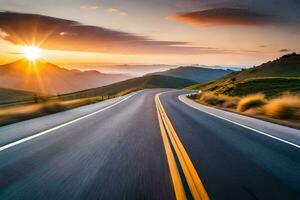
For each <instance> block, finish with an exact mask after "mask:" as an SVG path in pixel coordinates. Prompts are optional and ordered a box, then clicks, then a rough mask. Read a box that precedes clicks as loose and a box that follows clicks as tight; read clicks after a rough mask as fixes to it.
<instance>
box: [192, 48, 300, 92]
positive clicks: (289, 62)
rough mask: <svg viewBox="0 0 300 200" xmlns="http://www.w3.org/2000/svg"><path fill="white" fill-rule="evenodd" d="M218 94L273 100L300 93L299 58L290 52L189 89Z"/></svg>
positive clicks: (299, 56)
mask: <svg viewBox="0 0 300 200" xmlns="http://www.w3.org/2000/svg"><path fill="white" fill-rule="evenodd" d="M188 89H194V90H199V89H201V90H209V91H213V92H215V93H218V94H228V95H233V96H244V95H247V94H251V93H257V92H263V93H265V94H266V95H267V96H270V97H273V96H278V95H280V94H282V93H283V92H285V91H289V92H292V93H296V94H299V93H300V55H299V54H296V53H293V54H288V55H285V56H282V57H281V58H279V59H276V60H274V61H269V62H267V63H264V64H262V65H260V66H257V67H253V68H250V69H245V70H243V71H241V72H234V73H231V74H229V75H227V76H225V77H223V78H220V79H218V80H216V81H211V82H208V83H203V84H196V85H193V86H190V87H188Z"/></svg>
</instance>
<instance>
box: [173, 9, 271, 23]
mask: <svg viewBox="0 0 300 200" xmlns="http://www.w3.org/2000/svg"><path fill="white" fill-rule="evenodd" d="M168 19H172V20H176V21H180V22H184V23H188V24H192V25H199V26H264V25H268V24H272V23H273V22H274V20H275V19H274V17H272V16H270V15H267V14H262V13H258V12H254V11H250V10H248V9H241V8H212V9H207V10H201V11H194V12H185V13H180V14H178V15H175V16H170V17H168Z"/></svg>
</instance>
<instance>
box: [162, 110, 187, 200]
mask: <svg viewBox="0 0 300 200" xmlns="http://www.w3.org/2000/svg"><path fill="white" fill-rule="evenodd" d="M156 110H157V116H158V122H159V127H160V131H161V136H162V139H163V143H164V147H165V152H166V155H167V161H168V165H169V170H170V174H171V179H172V183H173V188H174V191H175V196H176V199H177V200H186V199H187V198H186V194H185V191H184V187H183V184H182V181H181V178H180V174H179V171H178V168H177V165H176V162H175V158H174V155H173V152H172V149H171V146H170V143H169V140H168V136H167V133H166V130H165V127H164V124H163V122H162V119H161V113H160V111H159V109H158V107H157V106H156Z"/></svg>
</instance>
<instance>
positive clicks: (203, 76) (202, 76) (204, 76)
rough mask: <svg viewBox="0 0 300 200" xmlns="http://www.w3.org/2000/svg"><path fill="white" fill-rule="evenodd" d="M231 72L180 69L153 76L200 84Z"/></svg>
mask: <svg viewBox="0 0 300 200" xmlns="http://www.w3.org/2000/svg"><path fill="white" fill-rule="evenodd" d="M231 72H232V71H231V70H225V69H209V68H203V67H178V68H175V69H170V70H167V71H163V72H157V73H152V74H151V75H164V76H172V77H177V78H184V79H189V80H192V81H195V82H198V83H204V82H207V81H211V80H215V79H218V78H221V77H223V76H225V75H227V74H229V73H231Z"/></svg>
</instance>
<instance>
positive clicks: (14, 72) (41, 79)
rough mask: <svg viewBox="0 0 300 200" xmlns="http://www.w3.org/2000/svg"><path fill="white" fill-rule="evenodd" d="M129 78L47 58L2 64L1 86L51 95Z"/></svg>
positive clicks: (0, 70) (0, 69) (0, 73)
mask: <svg viewBox="0 0 300 200" xmlns="http://www.w3.org/2000/svg"><path fill="white" fill-rule="evenodd" d="M129 78H130V76H128V75H123V74H103V73H100V72H98V71H79V70H69V69H65V68H61V67H58V66H56V65H54V64H51V63H49V62H46V61H44V60H37V61H35V62H30V61H28V60H26V59H21V60H18V61H16V62H13V63H10V64H5V65H0V87H3V88H11V89H18V90H27V91H33V92H39V93H48V94H58V93H60V94H62V93H70V92H75V91H80V90H84V89H88V88H94V87H99V86H104V85H108V84H111V83H114V82H118V81H122V80H126V79H129Z"/></svg>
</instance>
